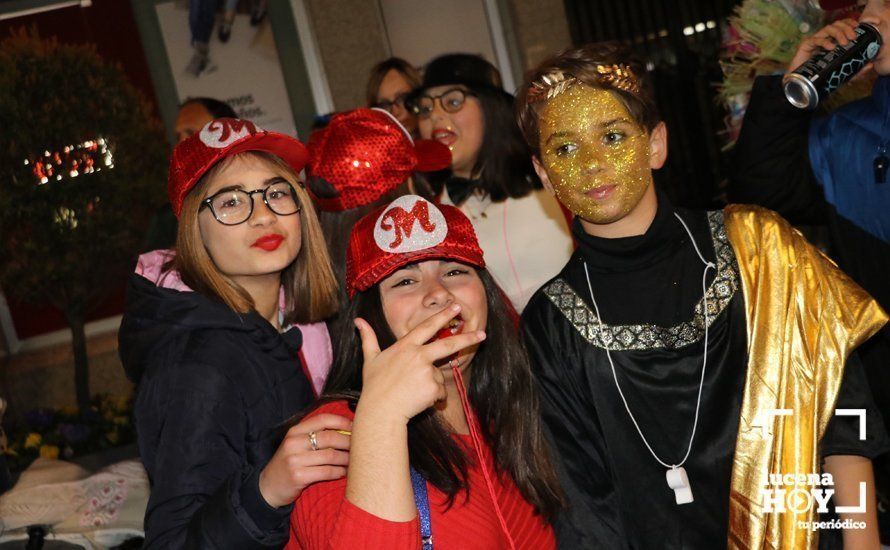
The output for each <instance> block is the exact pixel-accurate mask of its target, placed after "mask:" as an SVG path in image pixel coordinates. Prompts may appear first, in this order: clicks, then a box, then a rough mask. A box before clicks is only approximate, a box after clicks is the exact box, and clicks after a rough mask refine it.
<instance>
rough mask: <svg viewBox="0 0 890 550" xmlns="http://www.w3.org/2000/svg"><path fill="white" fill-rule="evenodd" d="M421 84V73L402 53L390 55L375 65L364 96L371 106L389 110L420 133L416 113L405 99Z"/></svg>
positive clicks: (409, 129)
mask: <svg viewBox="0 0 890 550" xmlns="http://www.w3.org/2000/svg"><path fill="white" fill-rule="evenodd" d="M419 85H420V73H419V72H418V71H417V69H415V68H414V67H413V66H411V64H410V63H408V62H407V61H405V60H404V59H402V58H400V57H390V58H389V59H385V60H383V61H381V62H380V63H378V64H376V65H374V67H373V68H372V69H371V74H370V76H369V77H368V85H367V88H366V89H365V99H366V102H367V106H368V107H377V108H378V109H383V110H384V111H388V112H389V113H390V114H391V115H392V116H394V117H396V119H398V121H399V122H400V123H401V124H402V126H404V127H405V128H407V129H408V131H409V132H410V133H411V135H412V136H416V135H417V117H415V116H414V113H412V112H411V111H410V110H409V109H408V108H407V107H406V105H405V99H406V98H407V97H408V95H409V94H410V93H411V90H412V89H414V87H415V86H419Z"/></svg>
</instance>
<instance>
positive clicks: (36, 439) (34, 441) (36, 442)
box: [25, 432, 43, 449]
mask: <svg viewBox="0 0 890 550" xmlns="http://www.w3.org/2000/svg"><path fill="white" fill-rule="evenodd" d="M42 442H43V438H42V437H41V436H40V434H39V433H37V432H31V433H29V434H28V437H26V438H25V448H26V449H33V448H35V447H39V446H40V444H41V443H42Z"/></svg>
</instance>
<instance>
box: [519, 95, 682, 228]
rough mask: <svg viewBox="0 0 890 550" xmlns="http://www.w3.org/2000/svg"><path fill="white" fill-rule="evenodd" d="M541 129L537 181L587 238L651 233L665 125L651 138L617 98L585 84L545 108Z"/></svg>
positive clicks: (658, 127) (664, 149)
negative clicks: (649, 221)
mask: <svg viewBox="0 0 890 550" xmlns="http://www.w3.org/2000/svg"><path fill="white" fill-rule="evenodd" d="M538 126H539V128H540V138H539V143H540V158H536V159H535V168H536V170H537V172H538V175H539V176H540V178H541V180H542V181H543V182H544V185H546V186H547V189H549V190H550V191H551V192H553V193H555V195H556V197H557V198H558V199H559V200H560V201H561V202H562V203H563V204H564V205H565V206H566V208H568V209H569V210H570V211H571V212H573V213H574V214H576V215H577V216H579V218H580V219H581V223H582V225H583V226H584V228H585V230H586V231H587V232H588V233H591V234H598V233H600V232H602V231H607V232H609V233H610V234H611V235H614V236H621V235H620V234H619V233H628V234H634V232H638V231H639V230H640V229H645V228H644V227H641V226H642V224H644V223H645V221H646V219H647V218H651V215H652V214H654V212H655V204H656V199H655V188H654V187H653V185H652V170H653V169H657V168H661V166H662V165H663V164H664V161H665V159H666V158H667V131H666V130H665V126H664V123H658V125H657V126H656V127H655V129H653V131H652V132H651V133H650V132H649V131H647V129H646V128H643V127H641V126H640V124H639V123H638V122H637V121H636V120H635V119H634V117H633V116H632V115H631V114H630V113H629V112H628V111H627V108H626V107H625V106H624V105H623V104H622V103H621V101H619V100H618V98H617V97H616V96H615V95H614V94H613V92H611V91H609V90H605V89H601V88H593V87H590V86H587V85H585V84H579V85H576V86H573V87H571V89H569V90H568V91H566V92H565V93H563V94H560V95H558V96H556V97H554V98H553V99H552V100H550V101H547V102H546V103H545V104H543V105H542V106H541V108H540V112H539V115H538ZM622 220H626V221H624V222H623V223H619V222H622ZM615 223H619V225H621V226H622V230H619V231H618V232H616V231H615V230H614V226H613V224H615ZM604 226H610V229H611V231H608V230H607V229H606V228H605V227H604Z"/></svg>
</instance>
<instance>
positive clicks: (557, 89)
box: [526, 63, 640, 103]
mask: <svg viewBox="0 0 890 550" xmlns="http://www.w3.org/2000/svg"><path fill="white" fill-rule="evenodd" d="M596 72H597V75H598V80H599V81H600V82H601V83H602V84H604V85H606V86H610V87H612V88H617V89H619V90H624V91H625V92H630V93H633V94H636V93H639V91H640V84H639V82H638V81H637V77H636V76H635V75H634V73H633V71H632V70H631V68H630V67H629V66H627V65H625V64H624V63H616V64H613V65H597V66H596ZM579 82H580V81H579V80H578V79H577V78H575V76H574V75H571V74H569V73H564V72H563V71H558V70H557V71H553V72H551V73H547V74H545V75H543V76H541V78H540V80H537V81H535V82H532V84H531V86H529V88H528V94H527V96H526V103H537V102H538V101H543V100H545V99H553V98H554V97H556V96H558V95H559V94H561V93H563V92H565V91H566V90H568V89H569V88H571V87H572V86H574V85H575V84H578V83H579Z"/></svg>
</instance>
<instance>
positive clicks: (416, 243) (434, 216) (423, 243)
mask: <svg viewBox="0 0 890 550" xmlns="http://www.w3.org/2000/svg"><path fill="white" fill-rule="evenodd" d="M435 259H439V260H453V261H458V262H461V263H465V264H469V265H472V266H475V267H480V268H482V267H485V260H484V258H483V255H482V249H481V248H479V241H478V240H477V239H476V232H475V231H474V230H473V225H472V224H471V223H470V220H469V219H467V217H466V216H465V215H464V214H463V212H461V211H460V210H459V209H458V208H456V207H454V206H449V205H439V206H436V205H435V204H433V203H431V202H429V201H427V200H426V199H424V198H422V197H419V196H417V195H405V196H403V197H399V198H398V199H396V200H394V201H393V202H391V203H390V204H387V205H386V206H382V207H380V208H377V209H375V210H374V211H373V212H371V213H369V214H368V215H366V216H365V217H363V218H362V219H360V220H359V221H358V223H356V224H355V227H354V228H353V229H352V234H351V235H350V237H349V248H348V249H347V252H346V290H347V292H348V293H349V296H350V298H351V297H352V296H354V295H355V292H356V291H359V290H362V291H363V290H367V289H369V288H370V287H372V286H374V285H375V284H377V283H379V282H380V281H381V280H383V279H385V278H386V277H388V276H389V275H391V274H392V273H393V272H395V271H396V270H398V269H400V268H402V267H404V266H406V265H408V264H410V263H415V262H419V261H424V260H435Z"/></svg>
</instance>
